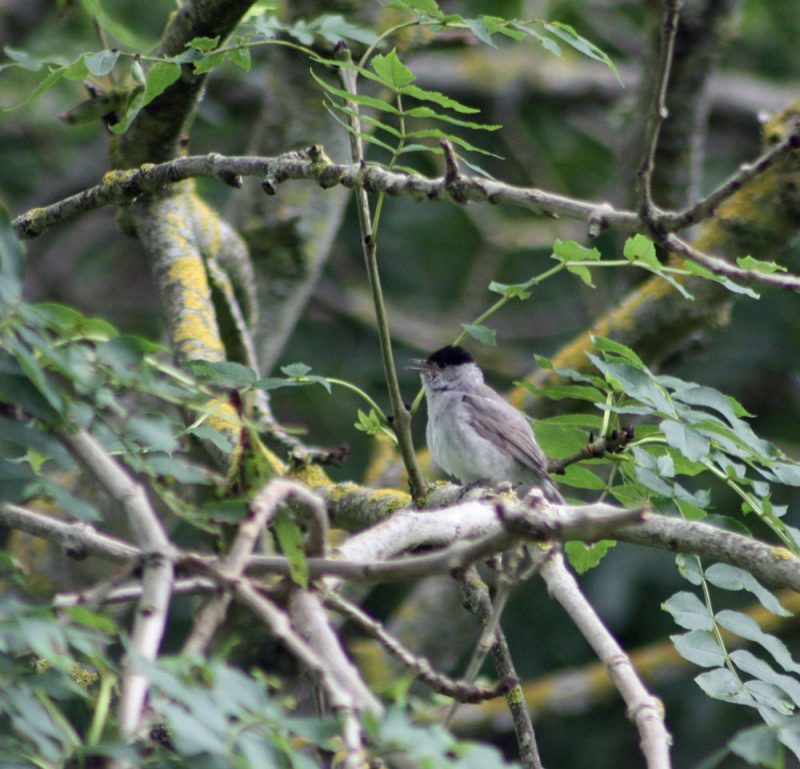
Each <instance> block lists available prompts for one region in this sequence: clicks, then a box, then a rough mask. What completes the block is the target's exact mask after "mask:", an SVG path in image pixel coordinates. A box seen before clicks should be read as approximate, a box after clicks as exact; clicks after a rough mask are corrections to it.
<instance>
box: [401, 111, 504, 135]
mask: <svg viewBox="0 0 800 769" xmlns="http://www.w3.org/2000/svg"><path fill="white" fill-rule="evenodd" d="M401 114H402V115H405V116H406V117H413V118H420V119H426V118H427V119H430V120H441V121H443V122H445V123H449V124H450V125H457V126H460V127H461V128H474V129H475V130H476V131H497V130H499V129H500V128H502V127H503V126H501V125H500V124H494V123H476V122H474V121H472V120H461V119H460V118H456V117H451V116H450V115H445V114H443V113H441V112H437V111H436V110H434V109H431V108H430V107H412V108H411V109H404V110H403V111H402V113H401Z"/></svg>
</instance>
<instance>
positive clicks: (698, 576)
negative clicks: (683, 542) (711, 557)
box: [675, 553, 703, 585]
mask: <svg viewBox="0 0 800 769" xmlns="http://www.w3.org/2000/svg"><path fill="white" fill-rule="evenodd" d="M675 565H676V566H677V567H678V571H679V572H680V575H681V576H682V577H683V578H684V579H685V580H686V581H687V582H690V583H691V584H692V585H701V584H702V582H703V568H702V566H701V565H700V559H699V558H698V557H697V556H696V555H687V554H686V553H679V554H678V555H677V556H675Z"/></svg>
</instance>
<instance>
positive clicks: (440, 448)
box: [413, 346, 563, 502]
mask: <svg viewBox="0 0 800 769" xmlns="http://www.w3.org/2000/svg"><path fill="white" fill-rule="evenodd" d="M414 362H415V363H416V364H417V365H416V366H414V367H413V368H414V370H416V371H419V372H420V376H421V378H422V385H423V387H424V388H425V397H426V399H427V402H428V427H427V430H426V438H427V441H428V448H429V449H430V452H431V454H432V455H433V459H434V461H435V462H436V464H438V465H439V466H440V467H441V468H442V469H443V470H444V471H445V472H447V473H448V474H449V475H452V476H454V477H455V478H457V479H458V480H459V481H461V483H464V484H474V483H486V484H488V485H496V484H498V483H504V482H506V483H511V484H514V485H517V484H523V485H525V486H535V487H538V488H540V489H541V490H542V492H543V493H544V495H545V496H546V497H547V498H548V499H549V500H551V501H553V502H562V501H563V498H562V497H561V494H560V493H559V491H558V488H557V486H556V485H555V483H554V482H553V481H552V480H551V479H550V477H549V476H548V475H547V457H545V455H544V452H543V451H542V450H541V448H539V444H537V443H536V439H535V438H534V436H533V431H532V430H531V426H530V424H528V420H527V419H526V418H525V417H524V416H523V414H522V413H521V412H520V411H518V410H517V409H515V408H514V407H513V406H512V405H511V404H509V403H507V402H506V401H505V400H503V398H502V397H501V396H500V395H498V394H497V393H496V392H495V391H494V390H493V389H492V388H491V387H489V386H488V385H487V384H486V383H485V382H484V381H483V372H482V371H481V370H480V368H479V367H478V364H477V363H476V362H475V359H474V358H473V357H472V356H471V355H470V354H469V353H468V352H467V351H466V350H465V349H464V348H463V347H451V346H448V347H442V349H441V350H437V351H436V352H435V353H433V355H431V356H430V357H429V358H427V359H426V360H417V361H414Z"/></svg>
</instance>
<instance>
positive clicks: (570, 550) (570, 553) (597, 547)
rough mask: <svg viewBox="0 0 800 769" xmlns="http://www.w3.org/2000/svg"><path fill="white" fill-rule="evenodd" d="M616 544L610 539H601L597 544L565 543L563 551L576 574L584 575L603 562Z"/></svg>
mask: <svg viewBox="0 0 800 769" xmlns="http://www.w3.org/2000/svg"><path fill="white" fill-rule="evenodd" d="M616 544H617V543H616V542H615V541H614V540H611V539H601V540H600V541H598V542H593V543H591V544H587V543H585V542H567V543H566V544H565V545H564V550H565V551H566V553H567V558H568V559H569V562H570V564H571V566H572V568H573V569H575V571H577V572H578V574H585V573H586V572H587V571H589V569H593V568H594V567H595V566H597V565H598V564H599V563H600V561H602V560H603V558H604V557H605V555H606V553H607V552H608V551H609V550H610V549H611V548H612V547H615V546H616Z"/></svg>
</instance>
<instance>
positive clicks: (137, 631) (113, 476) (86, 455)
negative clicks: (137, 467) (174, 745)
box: [62, 431, 175, 739]
mask: <svg viewBox="0 0 800 769" xmlns="http://www.w3.org/2000/svg"><path fill="white" fill-rule="evenodd" d="M62 440H63V442H64V443H65V444H66V445H67V446H68V447H69V448H70V450H71V451H72V452H73V454H75V456H76V457H77V458H78V459H79V460H80V461H81V462H82V463H83V464H84V465H85V466H86V468H87V469H88V470H89V472H90V473H91V474H92V475H93V476H94V477H95V478H96V479H97V481H98V482H99V483H100V485H101V486H102V487H103V488H104V489H105V491H106V492H107V493H108V494H109V495H110V496H111V498H112V499H114V501H116V502H117V503H119V504H120V506H121V507H122V509H123V510H124V511H125V513H126V515H127V518H128V528H129V529H130V531H131V533H132V535H133V538H134V540H135V541H136V543H137V544H138V545H139V548H140V549H141V551H142V557H143V560H144V573H143V576H142V596H141V598H140V600H139V606H138V609H137V612H136V617H135V619H134V623H133V631H132V633H131V651H132V652H133V653H128V654H126V657H125V662H124V672H123V677H122V694H121V696H120V701H119V706H118V719H119V728H120V732H121V733H122V735H123V736H124V737H125V738H127V739H132V738H133V737H134V736H135V735H136V732H137V730H138V728H139V724H140V722H141V719H142V711H143V708H144V704H145V699H146V696H147V688H148V682H147V678H146V677H145V676H144V675H142V674H141V673H139V672H138V671H137V669H136V661H135V657H136V656H138V657H141V658H142V659H145V660H148V661H152V660H154V659H155V658H156V657H157V656H158V649H159V646H160V645H161V638H162V637H163V635H164V630H165V627H166V622H167V611H168V608H169V601H170V595H171V593H172V580H173V578H174V574H173V566H172V561H173V558H174V556H175V549H174V547H173V546H172V543H171V542H170V541H169V538H168V537H167V535H166V533H165V532H164V529H163V528H162V526H161V522H160V521H159V519H158V516H157V515H156V512H155V510H154V509H153V507H152V506H151V504H150V501H149V499H148V498H147V493H146V492H145V490H144V488H143V487H142V486H141V485H140V484H138V483H137V482H136V481H134V479H133V478H132V477H131V476H130V475H129V474H128V472H127V471H126V470H125V469H124V468H123V467H122V465H120V464H119V463H118V462H117V461H116V460H115V459H114V458H113V457H111V455H109V454H108V453H106V451H105V449H104V448H103V447H102V446H101V445H100V443H99V442H98V441H97V440H96V439H95V438H94V437H93V436H92V435H90V434H89V433H87V432H86V431H79V432H77V433H75V434H65V435H63V436H62Z"/></svg>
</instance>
